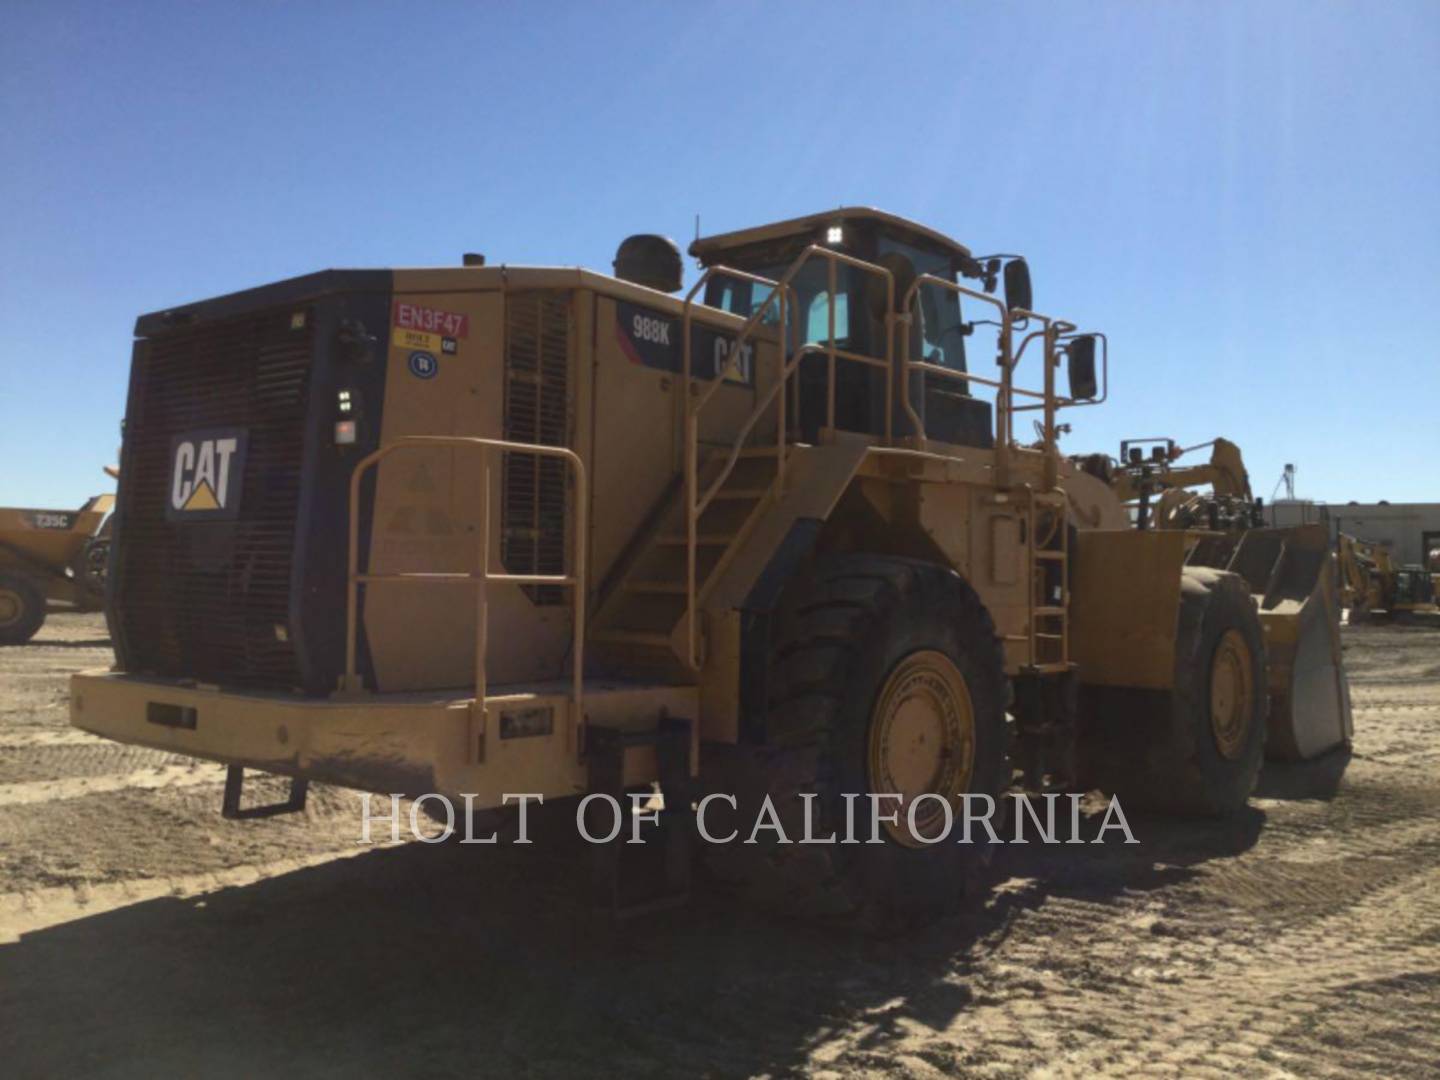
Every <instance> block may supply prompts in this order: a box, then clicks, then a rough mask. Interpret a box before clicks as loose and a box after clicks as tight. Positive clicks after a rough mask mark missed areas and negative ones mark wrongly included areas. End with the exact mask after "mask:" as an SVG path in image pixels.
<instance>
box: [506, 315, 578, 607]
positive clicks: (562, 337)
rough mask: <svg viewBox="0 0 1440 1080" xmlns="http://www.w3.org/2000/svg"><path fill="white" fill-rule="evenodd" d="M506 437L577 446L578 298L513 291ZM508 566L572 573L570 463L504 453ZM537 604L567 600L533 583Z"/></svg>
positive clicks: (520, 571)
mask: <svg viewBox="0 0 1440 1080" xmlns="http://www.w3.org/2000/svg"><path fill="white" fill-rule="evenodd" d="M505 341H506V351H505V438H506V439H510V440H513V441H515V442H529V443H540V444H543V445H546V446H568V445H570V396H569V389H570V388H569V381H570V380H569V375H570V357H569V352H570V349H569V345H570V294H569V293H566V292H546V291H536V292H512V293H510V294H508V296H507V297H506V309H505ZM504 458H505V460H504V466H503V469H504V473H503V481H502V483H503V489H504V496H503V502H502V505H501V511H500V524H501V529H502V532H501V561H502V562H503V563H504V565H505V569H506V571H507V572H508V573H512V574H561V573H564V572H565V548H566V545H565V529H566V526H565V502H566V490H567V484H568V482H569V480H568V477H567V476H566V472H567V469H566V465H565V462H563V461H561V460H559V459H558V458H550V457H538V456H536V455H534V454H519V453H514V454H506V455H505V456H504ZM525 592H526V594H527V595H528V596H529V597H530V599H531V600H532V601H534V602H535V603H536V604H541V605H550V604H563V603H564V602H565V590H564V589H562V588H560V587H559V586H555V585H532V586H526V588H525Z"/></svg>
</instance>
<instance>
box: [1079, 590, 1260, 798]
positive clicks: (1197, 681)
mask: <svg viewBox="0 0 1440 1080" xmlns="http://www.w3.org/2000/svg"><path fill="white" fill-rule="evenodd" d="M1178 620H1179V621H1178V625H1177V629H1176V636H1175V676H1174V686H1173V688H1172V689H1171V690H1168V691H1150V690H1124V689H1108V688H1106V689H1101V688H1086V689H1085V690H1084V692H1083V693H1082V698H1081V728H1080V738H1079V743H1078V746H1077V757H1078V764H1079V771H1080V780H1081V786H1083V787H1086V788H1097V787H1098V788H1100V789H1101V790H1102V791H1104V792H1106V793H1107V794H1115V795H1118V796H1119V797H1120V801H1121V804H1122V805H1123V806H1125V807H1127V808H1128V807H1130V806H1132V805H1133V806H1135V807H1137V808H1139V809H1147V810H1156V811H1160V812H1162V813H1173V814H1185V815H1197V816H1209V817H1219V816H1226V815H1230V814H1234V813H1237V812H1239V811H1240V810H1242V809H1243V808H1244V807H1245V804H1246V802H1247V800H1248V799H1249V796H1250V792H1251V791H1252V790H1253V789H1254V787H1255V780H1256V778H1257V777H1258V776H1259V774H1260V766H1261V764H1262V761H1263V758H1264V752H1265V716H1266V712H1267V710H1268V707H1269V695H1268V689H1267V681H1268V680H1267V669H1266V660H1265V637H1264V631H1263V630H1262V628H1261V625H1260V617H1259V615H1258V614H1257V613H1256V611H1255V602H1254V600H1253V599H1252V598H1251V596H1250V589H1249V586H1247V585H1246V584H1245V582H1244V579H1242V578H1241V577H1239V576H1238V575H1236V574H1232V573H1228V572H1225V571H1222V570H1212V569H1207V568H1203V567H1186V568H1185V570H1184V574H1183V577H1182V579H1181V583H1180V611H1179V616H1178ZM1222 646H1223V647H1222ZM1243 655H1248V664H1249V675H1250V677H1249V680H1248V682H1247V683H1245V686H1246V689H1247V694H1246V697H1247V698H1248V700H1247V701H1245V702H1239V703H1238V704H1239V705H1243V706H1247V708H1246V709H1244V710H1243V711H1244V712H1246V713H1248V717H1247V719H1246V722H1245V724H1244V726H1243V730H1242V729H1241V728H1240V727H1239V726H1237V725H1229V726H1228V730H1227V725H1226V724H1224V723H1223V722H1221V721H1217V720H1215V719H1214V711H1213V710H1214V703H1213V702H1212V689H1213V684H1214V683H1215V682H1216V681H1217V679H1212V674H1213V673H1214V668H1215V665H1216V664H1217V662H1218V663H1224V662H1225V659H1226V658H1227V657H1228V658H1229V659H1230V661H1231V662H1232V663H1233V661H1234V659H1235V658H1237V657H1242V656H1243ZM1218 681H1219V682H1220V683H1221V684H1222V689H1223V684H1224V683H1225V681H1226V680H1225V679H1224V676H1223V673H1222V675H1221V676H1220V677H1219V678H1218ZM1221 711H1223V710H1221Z"/></svg>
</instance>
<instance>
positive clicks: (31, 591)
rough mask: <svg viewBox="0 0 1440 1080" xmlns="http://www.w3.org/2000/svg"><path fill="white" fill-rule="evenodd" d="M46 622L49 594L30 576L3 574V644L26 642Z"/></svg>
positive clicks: (0, 594) (0, 596)
mask: <svg viewBox="0 0 1440 1080" xmlns="http://www.w3.org/2000/svg"><path fill="white" fill-rule="evenodd" d="M44 625H45V595H44V594H43V593H42V592H41V591H40V590H39V589H37V588H36V587H35V585H34V583H33V582H31V581H30V579H29V578H26V577H22V576H21V575H20V574H15V573H0V645H24V644H25V643H26V642H27V641H29V640H30V639H31V638H33V637H34V636H35V635H36V633H38V632H39V630H40V627H42V626H44Z"/></svg>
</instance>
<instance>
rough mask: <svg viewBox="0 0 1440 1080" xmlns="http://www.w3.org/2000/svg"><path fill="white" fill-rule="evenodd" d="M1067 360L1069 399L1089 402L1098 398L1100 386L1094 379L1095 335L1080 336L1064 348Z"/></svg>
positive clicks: (1072, 339)
mask: <svg viewBox="0 0 1440 1080" xmlns="http://www.w3.org/2000/svg"><path fill="white" fill-rule="evenodd" d="M1065 355H1066V356H1067V357H1068V358H1069V361H1070V362H1069V371H1068V374H1069V377H1070V397H1071V398H1073V399H1074V400H1075V401H1089V400H1090V399H1092V398H1094V397H1097V396H1099V394H1100V384H1099V383H1098V382H1097V381H1096V379H1095V335H1094V334H1081V335H1080V336H1079V337H1075V338H1071V339H1070V343H1069V344H1068V345H1066V346H1065Z"/></svg>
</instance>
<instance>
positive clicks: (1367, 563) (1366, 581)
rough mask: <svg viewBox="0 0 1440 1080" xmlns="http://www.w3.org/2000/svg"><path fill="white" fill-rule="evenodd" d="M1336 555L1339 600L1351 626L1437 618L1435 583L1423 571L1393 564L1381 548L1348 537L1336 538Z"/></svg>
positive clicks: (1420, 568)
mask: <svg viewBox="0 0 1440 1080" xmlns="http://www.w3.org/2000/svg"><path fill="white" fill-rule="evenodd" d="M1336 553H1337V556H1338V558H1339V563H1340V576H1341V581H1342V582H1343V586H1342V589H1341V598H1342V602H1343V603H1344V605H1345V607H1346V608H1347V609H1349V612H1350V622H1351V623H1352V624H1355V623H1362V622H1368V621H1370V620H1371V619H1375V618H1380V617H1384V618H1388V619H1400V620H1405V619H1413V618H1417V617H1419V618H1425V619H1429V618H1430V617H1432V616H1435V615H1440V606H1437V605H1436V595H1435V581H1434V578H1433V576H1432V575H1431V573H1430V571H1429V570H1428V569H1427V568H1426V567H1423V566H1405V565H1402V564H1400V563H1397V562H1395V560H1394V559H1393V558H1392V557H1391V555H1390V550H1389V548H1387V547H1386V546H1385V545H1383V544H1375V543H1371V542H1369V541H1366V540H1360V539H1357V538H1356V537H1354V536H1350V535H1349V534H1348V533H1341V534H1340V535H1339V537H1338V538H1337V543H1336Z"/></svg>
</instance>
